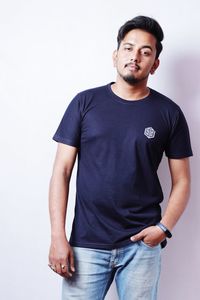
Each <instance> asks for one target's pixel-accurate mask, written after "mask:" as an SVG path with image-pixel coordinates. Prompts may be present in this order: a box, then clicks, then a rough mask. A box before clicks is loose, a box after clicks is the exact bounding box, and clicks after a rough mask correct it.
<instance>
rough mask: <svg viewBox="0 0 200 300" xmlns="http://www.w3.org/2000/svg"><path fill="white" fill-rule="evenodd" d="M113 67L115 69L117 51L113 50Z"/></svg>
mask: <svg viewBox="0 0 200 300" xmlns="http://www.w3.org/2000/svg"><path fill="white" fill-rule="evenodd" d="M112 60H113V66H114V67H116V65H117V50H115V51H114V52H113V54H112Z"/></svg>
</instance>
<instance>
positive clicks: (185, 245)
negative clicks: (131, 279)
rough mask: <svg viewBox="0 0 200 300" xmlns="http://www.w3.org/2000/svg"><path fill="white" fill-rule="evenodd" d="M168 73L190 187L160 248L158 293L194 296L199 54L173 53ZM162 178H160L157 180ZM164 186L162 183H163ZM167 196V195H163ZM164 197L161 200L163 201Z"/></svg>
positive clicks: (198, 246) (199, 204)
mask: <svg viewBox="0 0 200 300" xmlns="http://www.w3.org/2000/svg"><path fill="white" fill-rule="evenodd" d="M170 65H171V68H170V69H169V70H170V74H169V76H166V77H168V87H169V88H170V95H172V97H173V99H174V100H175V102H176V103H177V104H179V105H180V107H181V109H182V110H183V112H184V114H185V116H186V119H187V122H188V125H189V129H190V135H191V142H192V149H193V155H194V157H193V158H191V160H190V161H191V175H192V190H191V197H190V202H189V205H188V207H187V209H186V211H185V213H184V214H183V216H182V218H181V219H180V221H179V222H178V224H177V225H176V227H175V229H174V239H172V240H170V242H169V243H168V247H167V249H166V250H164V251H163V270H162V273H161V274H162V275H161V284H160V296H159V299H162V300H168V299H171V300H177V299H181V300H188V299H197V298H198V295H199V293H200V287H199V285H198V284H197V278H200V270H199V267H197V266H200V258H199V252H200V242H199V238H197V234H199V230H196V228H200V218H199V212H200V201H199V186H198V184H199V176H198V175H199V170H200V155H199V153H200V140H199V131H200V117H199V113H200V102H199V98H200V57H199V54H198V55H197V54H196V55H195V54H194V53H192V54H191V55H190V56H189V55H187V56H182V57H180V56H179V57H177V59H175V60H174V61H172V62H171V63H170ZM165 172H166V169H164V168H162V166H161V170H160V175H161V179H162V178H163V181H164V185H165V183H166V182H167V184H168V183H169V179H167V177H166V173H165ZM161 182H162V180H161ZM164 189H165V186H164ZM165 198H166V200H167V197H165ZM166 200H165V201H166Z"/></svg>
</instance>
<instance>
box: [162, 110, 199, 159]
mask: <svg viewBox="0 0 200 300" xmlns="http://www.w3.org/2000/svg"><path fill="white" fill-rule="evenodd" d="M165 154H166V156H167V157H168V158H174V159H178V158H185V157H189V156H192V155H193V153H192V148H191V142H190V134H189V129H188V125H187V122H186V119H185V116H184V114H183V112H182V111H181V109H180V108H179V110H178V111H177V113H176V115H175V120H174V122H173V125H172V129H171V133H170V136H169V139H168V142H167V145H166V148H165Z"/></svg>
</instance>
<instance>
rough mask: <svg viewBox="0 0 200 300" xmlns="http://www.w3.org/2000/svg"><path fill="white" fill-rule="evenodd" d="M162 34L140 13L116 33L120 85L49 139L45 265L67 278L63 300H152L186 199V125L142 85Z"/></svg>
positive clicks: (81, 97) (77, 107) (72, 108)
mask: <svg viewBox="0 0 200 300" xmlns="http://www.w3.org/2000/svg"><path fill="white" fill-rule="evenodd" d="M162 40H163V31H162V29H161V27H160V25H159V24H158V23H157V21H155V20H154V19H152V18H149V17H144V16H138V17H135V18H133V19H132V20H129V21H128V22H126V23H125V24H124V25H123V26H122V27H121V28H120V30H119V33H118V48H117V50H115V51H114V53H113V61H114V66H115V67H116V69H117V78H116V82H114V83H110V84H108V85H106V86H102V87H98V88H94V89H90V90H86V91H83V92H81V93H79V94H78V95H77V96H76V97H75V98H74V99H73V100H72V101H71V102H70V104H69V106H68V108H67V110H66V112H65V114H64V116H63V119H62V121H61V123H60V125H59V127H58V129H57V131H56V133H55V135H54V140H55V141H57V142H58V150H57V154H56V159H55V164H54V169H53V175H52V178H51V183H50V200H49V203H50V217H51V228H52V242H51V247H50V253H49V266H50V267H51V269H52V270H54V271H55V272H56V273H58V274H59V275H61V276H63V277H64V278H63V289H62V299H63V300H65V299H67V300H68V299H74V298H76V299H79V300H101V299H104V297H105V295H106V293H107V291H108V289H109V287H110V285H111V283H112V281H113V279H114V278H115V282H116V286H117V291H118V295H119V299H124V300H127V299H134V300H138V299H143V300H150V299H151V300H155V299H156V298H157V285H158V280H159V274H160V254H161V248H162V247H164V246H165V245H166V239H167V238H170V237H171V236H172V234H171V231H172V229H173V227H174V226H175V224H176V222H177V221H178V219H179V217H180V216H181V214H182V213H183V211H184V209H185V207H186V204H187V201H188V196H189V189H190V175H189V162H188V157H189V156H191V155H192V150H191V146H190V138H189V132H188V127H187V123H186V121H185V118H184V115H183V113H182V111H181V110H180V108H179V106H178V105H177V104H175V103H174V102H172V100H170V99H169V98H167V97H166V96H164V95H162V94H160V93H158V92H156V91H154V90H153V89H150V88H149V87H148V86H147V81H148V77H149V75H150V74H153V73H155V71H156V69H157V68H158V66H159V54H160V52H161V51H162V44H161V41H162ZM163 152H165V154H166V156H167V157H168V161H169V169H170V173H171V179H172V188H171V193H170V197H169V201H168V205H167V208H166V210H165V212H164V214H163V216H161V208H160V203H161V202H162V200H163V194H162V190H161V186H160V183H159V179H158V176H157V169H158V166H159V163H160V161H161V159H162V155H163ZM77 154H78V170H77V191H76V207H75V217H74V221H73V226H72V233H71V237H70V241H69V242H68V240H67V238H66V233H65V217H66V208H67V198H68V193H69V183H70V177H71V173H72V169H73V166H74V162H75V159H76V156H77Z"/></svg>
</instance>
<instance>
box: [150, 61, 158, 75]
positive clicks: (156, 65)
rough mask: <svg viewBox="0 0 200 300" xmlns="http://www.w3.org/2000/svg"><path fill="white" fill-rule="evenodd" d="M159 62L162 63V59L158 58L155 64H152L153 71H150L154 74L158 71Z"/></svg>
mask: <svg viewBox="0 0 200 300" xmlns="http://www.w3.org/2000/svg"><path fill="white" fill-rule="evenodd" d="M159 64H160V60H159V59H158V58H157V59H156V60H155V61H154V64H153V66H152V68H151V71H150V74H154V73H155V71H156V69H157V68H158V66H159Z"/></svg>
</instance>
